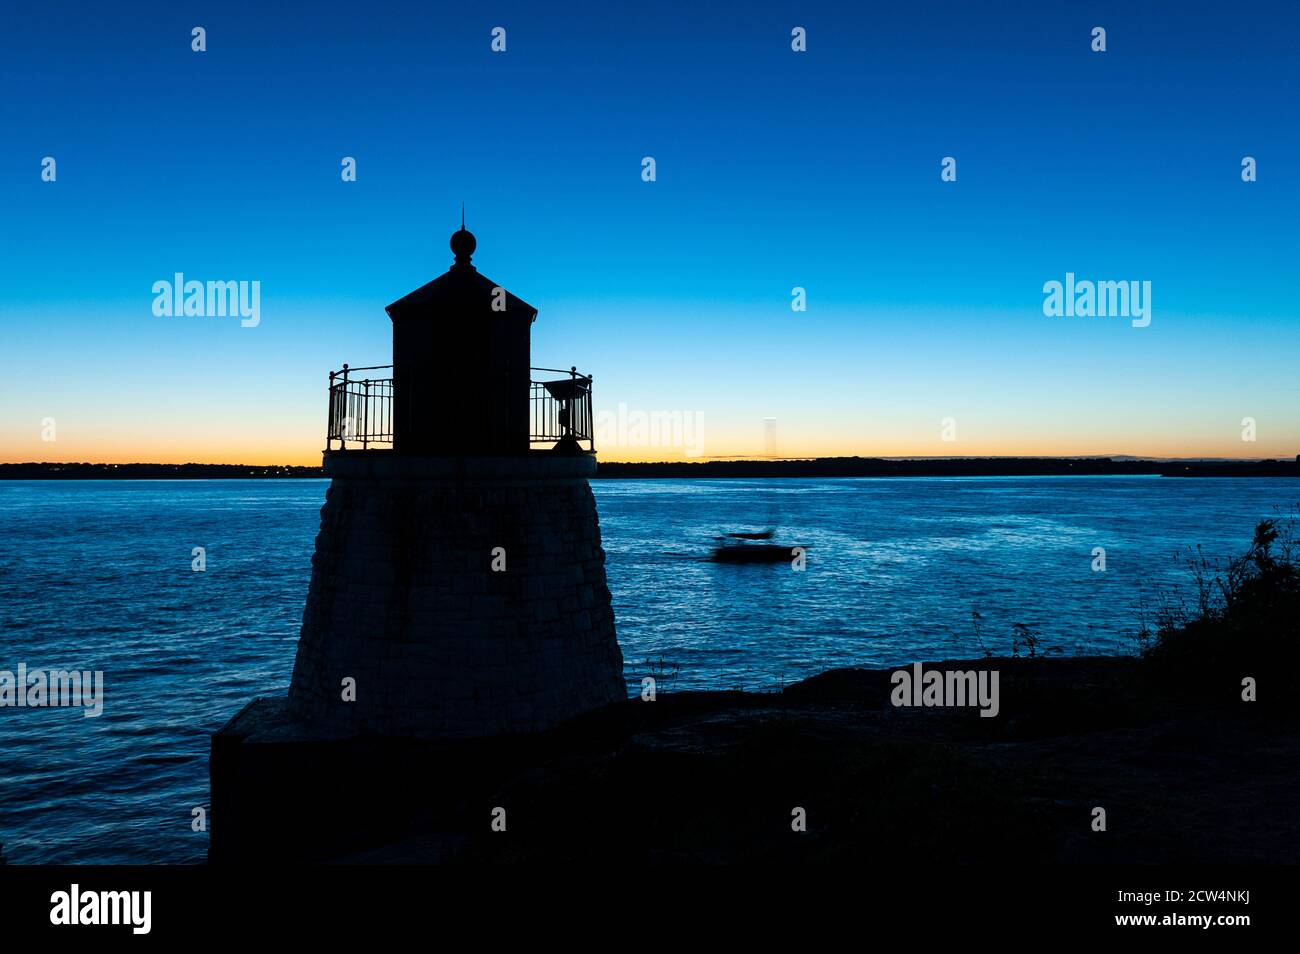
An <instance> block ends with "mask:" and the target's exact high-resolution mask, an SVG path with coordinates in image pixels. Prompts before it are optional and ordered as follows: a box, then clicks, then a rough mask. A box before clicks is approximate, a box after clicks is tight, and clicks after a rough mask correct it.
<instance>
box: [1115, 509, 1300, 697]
mask: <svg viewBox="0 0 1300 954" xmlns="http://www.w3.org/2000/svg"><path fill="white" fill-rule="evenodd" d="M1296 530H1297V525H1296V518H1295V517H1294V516H1292V517H1289V518H1286V519H1281V520H1278V519H1270V520H1262V521H1260V523H1259V525H1258V526H1256V527H1255V534H1254V538H1253V539H1252V540H1251V544H1250V547H1249V549H1247V550H1246V552H1245V553H1243V554H1242V555H1241V556H1238V557H1234V558H1233V559H1231V560H1229V561H1228V562H1227V564H1226V565H1220V564H1218V563H1217V562H1211V561H1209V560H1207V559H1206V558H1205V556H1204V555H1203V554H1202V552H1201V551H1200V549H1199V548H1197V550H1195V551H1194V552H1193V553H1192V554H1190V555H1189V556H1185V557H1182V558H1181V559H1180V562H1182V563H1184V564H1185V565H1186V566H1187V568H1188V570H1189V571H1190V573H1191V575H1192V579H1193V580H1194V582H1195V586H1194V597H1193V598H1194V602H1192V603H1189V602H1188V598H1187V597H1186V596H1183V595H1175V594H1169V593H1162V594H1160V597H1159V601H1158V605H1157V606H1156V608H1155V611H1154V627H1153V628H1152V627H1151V626H1148V625H1146V624H1144V625H1143V628H1142V631H1141V632H1140V633H1139V635H1138V638H1139V642H1140V644H1141V645H1142V647H1143V649H1142V655H1143V658H1144V660H1145V661H1146V663H1147V664H1148V669H1149V671H1150V672H1151V673H1153V674H1155V675H1157V676H1158V677H1160V678H1161V679H1162V680H1166V681H1168V682H1169V684H1170V685H1172V686H1176V687H1177V688H1179V689H1182V690H1187V691H1191V692H1196V693H1206V694H1207V698H1206V701H1212V700H1213V699H1216V698H1220V697H1222V698H1223V699H1224V701H1227V700H1228V699H1231V700H1232V701H1237V700H1239V699H1241V698H1242V692H1243V688H1244V687H1243V680H1245V679H1247V678H1251V679H1254V680H1255V682H1256V684H1257V686H1258V701H1259V703H1260V704H1261V705H1278V704H1281V703H1283V702H1285V701H1287V699H1288V697H1289V696H1290V695H1291V694H1292V693H1294V692H1295V691H1296V689H1297V683H1300V679H1298V678H1297V669H1296V667H1297V665H1298V664H1300V540H1297V534H1296Z"/></svg>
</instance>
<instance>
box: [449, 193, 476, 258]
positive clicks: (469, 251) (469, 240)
mask: <svg viewBox="0 0 1300 954" xmlns="http://www.w3.org/2000/svg"><path fill="white" fill-rule="evenodd" d="M476 247H478V242H477V241H476V240H475V238H474V233H473V232H469V231H466V229H465V203H464V202H462V203H461V204H460V231H459V232H454V233H452V236H451V250H452V251H453V252H455V253H456V264H457V265H463V266H466V267H468V268H471V269H472V268H473V267H474V266H473V265H470V263H469V258H470V256H471V255H473V254H474V249H475V248H476Z"/></svg>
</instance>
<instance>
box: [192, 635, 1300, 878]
mask: <svg viewBox="0 0 1300 954" xmlns="http://www.w3.org/2000/svg"><path fill="white" fill-rule="evenodd" d="M926 668H942V669H995V670H998V671H999V672H1000V702H1001V711H1000V713H999V714H998V716H997V717H996V718H980V717H979V715H978V710H976V709H973V708H972V709H954V708H895V707H893V706H892V705H891V704H890V689H891V684H890V673H891V672H892V670H862V669H850V670H835V671H832V672H827V673H824V674H822V675H820V676H817V677H814V678H812V679H809V680H806V681H804V682H802V683H799V684H797V685H794V686H791V687H789V688H787V689H786V690H785V691H783V692H780V693H744V692H682V693H660V695H659V698H658V699H657V701H655V702H642V701H639V700H633V701H628V702H625V703H618V704H616V705H613V706H609V707H607V708H605V709H601V710H599V711H597V712H593V713H589V714H588V715H585V716H582V717H580V718H578V719H576V720H573V721H571V722H569V723H566V724H565V725H563V726H561V727H560V728H558V729H555V730H553V731H551V732H549V733H546V734H544V735H539V736H529V737H519V738H512V739H498V740H492V741H467V742H448V741H441V742H413V741H398V740H391V739H380V738H375V737H364V736H363V737H355V736H354V737H338V736H329V735H324V734H320V733H314V732H311V731H308V730H306V729H305V728H304V727H302V726H300V725H295V724H293V723H292V722H290V721H289V720H288V719H287V717H286V715H285V710H284V703H283V701H282V700H257V701H255V702H253V703H251V704H250V705H249V706H248V707H247V708H245V710H244V711H243V712H241V713H240V714H239V715H238V716H237V717H236V718H235V719H233V720H232V721H231V723H230V724H229V725H227V726H226V727H225V728H224V729H222V731H221V732H219V733H217V734H216V735H215V736H214V737H213V742H212V763H211V772H212V808H213V811H212V841H211V845H212V847H211V855H210V858H211V860H212V861H213V862H214V863H220V862H231V863H248V862H256V861H261V860H272V861H286V860H303V861H333V862H363V863H412V862H417V863H418V862H460V863H467V862H468V863H477V862H487V863H496V862H546V863H554V862H556V861H570V862H587V861H590V862H632V863H637V862H656V861H657V862H710V863H712V862H728V863H730V862H790V861H807V862H817V863H820V862H838V863H845V864H855V865H862V864H868V863H869V864H873V865H880V864H885V865H888V864H902V865H916V864H931V863H942V864H950V863H981V864H987V863H990V862H993V863H1007V862H1047V863H1093V862H1096V863H1196V862H1205V863H1212V862H1243V863H1244V862H1281V863H1294V862H1297V861H1300V826H1298V825H1297V822H1296V818H1295V806H1296V796H1297V793H1298V792H1300V746H1298V745H1297V744H1296V743H1297V737H1298V735H1300V732H1298V731H1297V730H1298V726H1297V722H1296V721H1295V718H1294V716H1291V715H1290V714H1289V713H1287V712H1286V710H1284V709H1283V708H1282V707H1279V706H1265V705H1264V703H1263V702H1261V703H1246V702H1242V701H1241V700H1240V677H1239V676H1238V675H1237V674H1235V673H1225V674H1224V676H1223V678H1222V682H1221V684H1219V685H1218V686H1217V688H1215V687H1211V690H1210V692H1209V694H1208V695H1207V694H1206V693H1205V692H1204V691H1203V690H1198V692H1197V694H1196V696H1195V697H1194V698H1193V697H1189V696H1188V695H1186V694H1183V695H1179V694H1176V693H1170V692H1169V691H1168V690H1166V689H1162V688H1159V687H1158V686H1157V685H1156V684H1155V683H1152V682H1150V681H1149V680H1148V679H1147V677H1146V675H1145V673H1144V670H1143V669H1142V667H1141V666H1140V664H1139V663H1138V662H1137V661H1136V660H1134V659H1127V658H1075V659H1051V660H1026V659H1015V660H1013V659H980V660H971V661H964V662H961V661H958V662H946V663H935V664H926ZM1264 675H1265V678H1262V679H1261V684H1260V691H1261V698H1264V695H1263V694H1264V693H1267V691H1268V680H1267V678H1266V676H1267V674H1264ZM497 807H501V808H504V809H505V818H506V830H505V831H504V832H497V831H493V830H492V818H493V810H494V809H495V808H497ZM796 807H798V808H802V809H804V810H805V811H806V813H807V831H806V832H802V833H798V832H794V831H792V830H791V818H792V811H793V810H794V809H795V808H796ZM1096 807H1101V808H1104V809H1105V811H1106V831H1104V832H1099V831H1094V830H1093V827H1092V825H1093V817H1094V816H1093V809H1094V808H1096Z"/></svg>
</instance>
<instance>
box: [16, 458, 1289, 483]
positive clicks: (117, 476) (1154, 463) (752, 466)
mask: <svg viewBox="0 0 1300 954" xmlns="http://www.w3.org/2000/svg"><path fill="white" fill-rule="evenodd" d="M325 476H326V475H325V473H324V471H323V469H322V468H320V467H303V466H276V465H269V466H255V465H247V464H90V463H35V462H33V463H23V464H0V480H250V479H254V480H255V479H285V478H291V479H292V478H305V479H309V478H315V479H321V478H324V477H325ZM1066 476H1159V477H1300V461H1292V460H1253V461H1252V460H1140V459H1129V458H1109V457H961V458H921V459H917V458H912V459H891V458H881V457H820V458H814V459H807V460H715V461H700V462H696V463H689V462H685V461H664V462H658V463H623V462H605V463H601V464H600V465H599V469H598V471H597V473H596V477H597V479H606V480H611V479H612V480H617V479H644V478H682V477H700V478H751V479H752V478H775V477H1066Z"/></svg>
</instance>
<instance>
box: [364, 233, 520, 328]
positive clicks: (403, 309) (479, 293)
mask: <svg viewBox="0 0 1300 954" xmlns="http://www.w3.org/2000/svg"><path fill="white" fill-rule="evenodd" d="M477 245H478V243H477V241H476V240H475V238H474V234H473V233H472V232H468V231H466V230H465V227H464V224H463V223H462V225H461V228H460V231H458V232H455V233H454V234H453V235H452V237H451V250H452V251H453V252H454V253H455V254H456V261H455V264H453V265H452V266H451V268H449V269H448V270H447V271H446V272H444V273H443V274H441V275H439V276H438V277H437V278H435V279H434V280H433V281H431V282H429V283H428V284H426V285H421V286H420V287H419V288H417V289H416V290H415V291H413V292H411V293H410V294H409V295H406V296H404V297H402V298H399V299H398V300H397V301H395V302H393V303H392V304H391V305H389V306H388V307H387V308H385V309H384V311H386V312H388V317H390V318H393V319H396V318H399V317H403V316H406V315H416V314H421V313H425V314H428V315H429V316H430V317H438V315H439V314H440V313H446V314H447V315H448V316H450V317H456V316H457V315H459V314H466V313H473V312H475V311H479V312H487V313H488V314H499V315H505V316H507V317H511V318H514V317H520V316H527V318H528V320H529V321H534V320H536V318H537V309H536V308H534V307H533V306H532V305H530V304H528V302H526V301H524V300H523V299H522V298H519V297H517V296H515V295H512V294H510V292H508V291H506V289H504V288H502V287H501V286H500V285H499V284H497V283H496V282H494V281H492V279H490V278H488V277H487V276H486V275H481V274H479V271H478V269H476V268H475V267H474V266H473V265H472V264H471V263H470V257H471V256H472V255H473V254H474V249H475V248H476V247H477Z"/></svg>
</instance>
